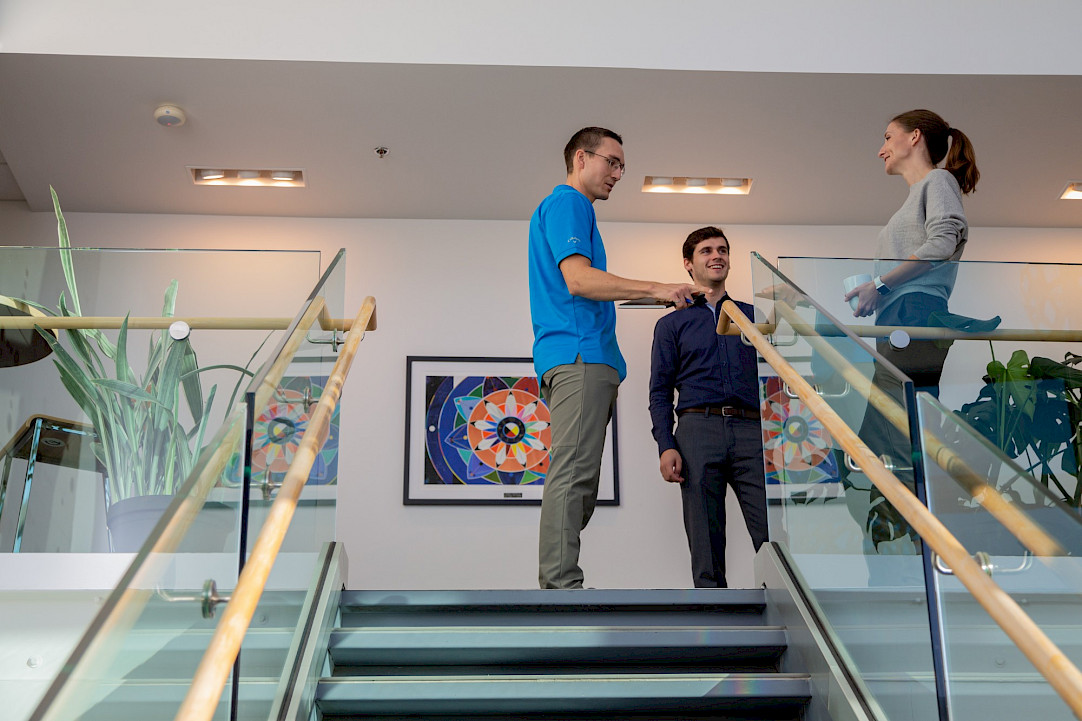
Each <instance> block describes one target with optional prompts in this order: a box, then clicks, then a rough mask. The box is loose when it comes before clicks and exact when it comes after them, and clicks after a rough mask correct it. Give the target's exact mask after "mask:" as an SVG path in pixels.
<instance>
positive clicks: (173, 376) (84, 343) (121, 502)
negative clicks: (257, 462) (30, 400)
mask: <svg viewBox="0 0 1082 721" xmlns="http://www.w3.org/2000/svg"><path fill="white" fill-rule="evenodd" d="M50 192H51V193H52V199H53V208H54V210H55V212H56V219H57V234H58V240H59V246H60V262H61V265H62V267H63V271H64V279H65V283H66V285H67V292H66V293H64V292H62V293H61V294H60V299H59V302H58V307H57V309H56V310H55V311H53V310H51V309H49V308H46V307H44V306H42V305H40V304H37V303H33V302H31V301H26V302H27V303H28V304H30V305H32V306H33V307H35V308H37V309H39V310H41V311H43V312H45V313H46V314H49V315H54V316H64V317H73V316H81V315H82V308H81V305H80V301H79V290H78V286H77V283H76V278H75V268H74V265H75V264H74V259H73V253H72V250H71V242H70V239H69V237H68V229H67V224H66V223H65V221H64V215H63V213H62V212H61V209H60V202H59V200H58V198H57V195H56V191H55V190H53V189H52V188H50ZM177 288H178V284H177V281H176V280H173V281H172V282H171V283H170V284H169V287H168V288H167V289H166V291H165V298H164V303H163V305H162V316H163V317H172V316H173V314H174V310H175V307H176V298H177ZM37 330H38V332H39V333H40V334H41V335H42V336H43V337H44V338H45V340H46V342H48V343H49V345H50V346H51V347H52V350H53V353H54V361H53V362H54V363H55V365H56V368H57V370H58V371H59V372H60V380H61V382H62V383H63V385H64V388H65V389H66V390H67V392H68V393H69V394H70V395H71V397H72V399H74V400H75V402H76V403H77V404H78V405H79V407H80V408H81V409H82V410H83V412H84V413H85V414H86V415H87V417H88V418H89V419H90V423H91V424H92V425H93V427H94V433H95V439H94V440H93V441H92V443H91V447H92V449H93V453H94V457H95V459H96V461H97V463H98V465H99V468H100V470H101V471H102V473H103V474H104V476H105V489H106V490H105V493H106V501H107V523H108V526H109V535H110V539H111V542H112V547H113V550H116V551H134V550H138V548H139V546H141V545H142V542H143V541H144V540H145V539H146V537H147V535H148V534H149V532H150V530H151V529H152V528H153V526H154V524H155V523H156V522H157V520H158V518H159V517H160V516H161V513H162V511H163V510H164V509H165V507H166V506H168V504H169V502H170V500H171V498H172V496H173V494H174V493H175V492H176V490H177V488H178V487H179V486H180V484H182V483H183V482H184V480H185V479H186V478H187V477H188V475H189V473H190V472H191V470H192V467H193V465H194V463H195V460H196V458H198V456H199V453H200V451H201V450H202V448H203V442H204V438H205V437H206V434H207V429H208V422H209V419H210V413H211V409H212V407H213V404H214V397H215V393H216V391H217V386H216V385H215V386H212V387H211V389H210V392H209V393H208V394H207V395H206V397H205V398H204V396H203V389H202V384H201V382H200V373H202V372H204V371H208V370H212V369H217V368H229V369H232V370H236V371H239V372H240V373H241V374H242V375H241V378H240V379H238V382H237V385H236V386H235V387H234V389H233V395H232V397H231V398H230V400H229V404H228V405H227V407H226V411H227V412H228V409H229V408H231V407H232V405H233V400H234V399H235V397H236V394H237V392H238V390H239V388H240V381H241V380H243V377H244V375H245V374H246V375H252V374H251V373H250V372H249V371H248V370H247V369H246V368H241V367H238V366H232V365H215V366H207V367H204V368H200V367H199V363H198V360H197V358H196V353H195V349H194V348H193V347H192V344H191V342H190V340H189V339H188V338H187V337H184V338H180V339H175V338H173V337H171V335H170V333H169V332H168V331H167V330H160V331H155V332H154V333H153V334H152V335H151V340H150V345H149V349H148V352H147V356H146V362H145V365H144V367H143V369H142V371H141V372H139V371H137V370H136V368H135V367H133V365H132V363H131V356H130V351H131V349H130V347H129V344H128V340H129V335H128V319H127V317H125V319H124V322H123V323H122V324H121V326H120V330H119V333H118V334H117V336H116V341H115V342H113V341H112V340H110V339H109V338H108V337H107V336H106V335H105V333H103V332H102V331H101V330H100V329H96V328H87V329H82V328H80V329H65V330H63V332H62V333H61V334H60V336H59V338H60V339H58V338H57V337H55V336H54V335H52V334H51V333H49V332H47V331H45V330H43V329H42V328H41V327H40V326H39V327H37ZM61 339H62V340H61ZM257 352H258V351H257ZM253 358H254V355H253ZM249 362H250V361H249ZM182 399H183V400H182ZM182 405H186V406H187V408H188V411H189V414H190V417H191V422H190V424H189V425H187V426H186V425H185V422H184V421H183V420H182V417H181V409H182Z"/></svg>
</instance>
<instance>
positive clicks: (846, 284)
mask: <svg viewBox="0 0 1082 721" xmlns="http://www.w3.org/2000/svg"><path fill="white" fill-rule="evenodd" d="M871 282H872V276H870V275H868V274H867V273H858V274H857V275H851V276H849V277H848V278H846V279H845V280H843V281H842V288H845V292H846V293H848V292H849V291H851V290H853V289H854V288H856V287H857V286H858V285H864V284H865V283H871ZM858 303H860V297H859V296H855V295H854V296H853V297H852V298H850V299H849V307H850V308H852V309H853V310H854V311H856V309H857V304H858Z"/></svg>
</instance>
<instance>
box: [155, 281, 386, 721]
mask: <svg viewBox="0 0 1082 721" xmlns="http://www.w3.org/2000/svg"><path fill="white" fill-rule="evenodd" d="M375 310H376V301H375V299H373V298H372V297H371V296H369V297H368V298H365V300H364V303H363V305H362V306H361V310H360V311H359V312H358V313H357V317H356V318H355V319H354V321H353V327H354V328H360V329H362V330H361V332H360V333H350V334H349V336H348V337H347V338H346V341H345V344H344V346H343V347H342V351H341V352H340V353H339V355H338V360H337V361H335V364H334V369H333V370H332V371H331V375H330V378H328V379H327V385H326V387H325V388H324V389H323V393H322V394H321V395H320V398H319V402H318V403H317V404H316V408H315V411H314V412H313V413H312V418H311V421H310V422H309V424H308V430H307V431H306V432H305V434H304V438H303V439H301V442H300V445H299V447H298V448H297V452H296V454H295V455H294V458H293V463H292V464H291V465H290V467H289V470H288V471H286V475H285V479H284V480H283V481H282V487H281V488H280V489H279V491H278V497H277V498H275V499H274V503H273V504H271V507H270V510H269V511H268V513H267V518H266V520H265V521H264V523H263V528H262V529H261V530H260V532H259V537H258V538H257V539H256V542H255V545H254V546H253V547H252V553H251V555H250V556H249V557H248V561H247V563H245V565H244V570H243V571H242V572H241V574H240V578H239V579H238V580H237V586H236V588H235V589H233V593H232V597H231V599H230V601H229V604H228V605H227V606H226V608H225V611H224V612H223V613H222V620H221V621H219V622H218V626H217V628H215V630H214V636H213V637H212V638H211V640H210V644H209V645H208V646H207V650H206V652H205V653H204V654H203V659H202V661H200V663H199V668H198V669H196V672H195V677H194V678H193V679H192V685H191V687H190V688H189V689H188V694H187V695H186V696H185V697H184V702H183V703H182V704H181V706H180V709H179V710H178V711H177V715H176V717H175V719H176V721H209V719H211V718H212V717H213V716H214V711H215V708H216V707H217V705H218V700H219V699H220V698H221V695H222V689H223V688H224V686H225V682H226V680H227V679H228V677H229V672H230V670H231V669H232V667H233V661H234V659H236V657H237V653H238V652H239V651H240V645H241V642H242V641H243V640H244V635H245V633H246V632H247V631H248V626H249V625H251V622H252V615H253V614H254V613H255V609H256V606H257V605H258V604H259V599H260V597H261V596H262V594H263V588H264V586H266V583H267V578H268V577H269V576H270V571H271V567H273V565H274V561H275V559H276V558H277V557H278V551H279V549H280V548H281V546H282V541H283V540H284V539H285V535H286V532H287V531H288V530H289V523H290V521H291V520H292V519H293V513H294V511H295V510H296V508H297V501H298V499H299V498H300V495H301V491H302V490H303V489H304V484H305V483H306V482H307V480H308V476H309V474H310V473H311V471H312V466H313V465H314V464H315V460H316V455H317V453H318V452H319V449H320V446H321V445H322V440H321V439H322V438H324V437H325V434H326V431H327V429H328V428H329V427H330V422H331V416H332V415H333V414H334V409H335V407H336V406H337V405H338V399H339V397H341V395H342V385H343V384H344V383H345V379H346V376H347V375H348V373H349V368H350V365H351V364H352V363H353V358H354V356H356V354H357V347H358V345H359V344H360V342H361V339H362V338H363V337H364V329H366V328H368V323H369V320H370V319H371V317H372V314H373V313H374V312H375Z"/></svg>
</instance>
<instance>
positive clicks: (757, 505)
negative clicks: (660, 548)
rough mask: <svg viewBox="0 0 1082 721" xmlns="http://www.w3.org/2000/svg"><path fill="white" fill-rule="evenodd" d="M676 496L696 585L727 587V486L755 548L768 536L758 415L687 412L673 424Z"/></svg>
mask: <svg viewBox="0 0 1082 721" xmlns="http://www.w3.org/2000/svg"><path fill="white" fill-rule="evenodd" d="M674 435H675V437H676V450H677V451H678V452H679V453H680V457H681V458H682V459H683V461H684V468H683V473H682V475H683V476H684V482H683V483H681V484H680V498H681V500H682V502H683V506H684V530H685V531H686V532H687V536H688V548H689V549H690V550H691V573H692V580H693V581H694V583H695V587H696V588H726V587H727V584H726V580H725V490H726V488H727V487H729V486H732V489H733V492H735V493H736V499H737V501H739V502H740V510H741V511H742V512H743V514H744V522H745V523H746V524H747V527H748V533H750V534H751V541H752V543H753V544H755V550H756V551H758V550H759V547H760V546H762V545H763V543H765V542H766V540H767V520H766V474H765V472H764V470H763V434H762V430H761V427H760V424H759V421H757V420H750V419H747V418H740V417H737V416H720V415H710V416H706V415H703V414H701V413H686V414H684V415H682V416H680V420H679V422H678V423H677V426H676V433H675V434H674Z"/></svg>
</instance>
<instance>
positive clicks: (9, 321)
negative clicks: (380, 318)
mask: <svg viewBox="0 0 1082 721" xmlns="http://www.w3.org/2000/svg"><path fill="white" fill-rule="evenodd" d="M319 320H320V329H321V330H340V331H347V332H348V331H349V330H350V329H351V328H352V327H353V323H354V322H355V321H353V320H350V319H348V318H331V317H330V315H329V314H327V313H326V312H324V313H323V314H322V315H321V316H320V318H319ZM177 321H184V322H185V323H187V324H188V326H189V327H190V328H191V329H192V330H285V329H286V328H288V327H289V324H290V323H292V322H293V319H292V318H277V317H270V318H267V317H248V316H236V317H231V316H221V317H219V316H157V315H151V316H131V317H129V318H128V328H129V329H130V330H161V329H164V328H168V327H169V326H170V325H172V324H173V323H176V322H177ZM123 322H124V316H91V315H85V316H84V315H79V316H0V329H7V328H15V329H27V328H33V327H34V326H41V327H42V328H45V329H54V330H63V329H90V328H98V329H100V330H112V329H116V328H119V327H120V326H121V324H122V323H123ZM366 323H368V325H367V327H366V328H365V330H375V329H376V318H375V316H373V317H371V318H369V319H368V320H366Z"/></svg>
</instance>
